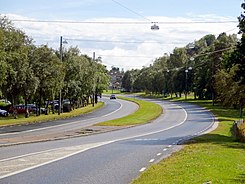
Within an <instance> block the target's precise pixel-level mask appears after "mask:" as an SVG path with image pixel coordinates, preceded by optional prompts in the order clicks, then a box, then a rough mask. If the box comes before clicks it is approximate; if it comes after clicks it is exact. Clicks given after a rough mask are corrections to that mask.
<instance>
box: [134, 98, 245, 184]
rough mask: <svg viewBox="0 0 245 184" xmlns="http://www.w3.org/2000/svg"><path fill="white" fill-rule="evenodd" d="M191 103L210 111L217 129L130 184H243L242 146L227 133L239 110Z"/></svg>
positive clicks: (205, 103) (243, 152) (192, 142)
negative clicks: (215, 117) (217, 124)
mask: <svg viewBox="0 0 245 184" xmlns="http://www.w3.org/2000/svg"><path fill="white" fill-rule="evenodd" d="M193 102H194V103H197V104H199V105H201V106H203V107H206V108H208V109H210V110H211V111H212V112H213V113H214V114H215V115H216V116H217V118H218V120H219V122H220V123H219V127H218V128H217V129H216V130H215V131H213V132H211V133H209V134H206V135H203V136H200V137H197V138H194V139H192V140H190V141H189V142H188V143H186V144H185V147H184V149H182V150H181V151H179V152H176V153H174V154H173V155H172V156H171V157H168V158H167V159H165V160H163V161H161V162H160V163H158V164H154V165H152V166H151V167H149V169H148V170H147V171H146V172H144V173H143V174H142V175H141V176H140V177H139V178H138V179H136V180H135V181H134V182H133V184H138V183H140V184H146V183H157V184H165V183H168V184H176V183H185V184H193V183H194V184H195V183H197V184H202V183H207V182H209V183H224V184H226V183H227V184H233V183H234V184H236V183H237V184H238V183H245V164H244V163H245V144H244V143H240V142H235V141H234V138H233V137H232V135H231V132H230V129H231V126H232V124H233V122H234V120H235V119H237V118H238V117H239V112H238V110H234V109H226V108H223V107H221V106H218V105H215V106H212V103H211V101H193Z"/></svg>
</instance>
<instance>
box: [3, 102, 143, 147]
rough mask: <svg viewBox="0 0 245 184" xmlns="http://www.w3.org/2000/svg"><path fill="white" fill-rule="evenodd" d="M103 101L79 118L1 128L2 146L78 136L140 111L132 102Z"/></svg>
mask: <svg viewBox="0 0 245 184" xmlns="http://www.w3.org/2000/svg"><path fill="white" fill-rule="evenodd" d="M101 100H102V101H103V102H104V107H102V108H100V109H98V110H96V111H94V112H92V113H88V114H85V115H82V116H79V117H74V118H69V119H61V120H56V121H53V122H46V123H35V124H30V125H22V126H12V127H11V126H10V127H2V128H0V146H4V145H15V144H19V143H25V142H30V141H31V142H34V141H43V140H49V139H51V138H52V139H60V138H64V137H68V138H69V137H71V136H78V135H79V134H80V133H81V131H82V130H84V129H86V128H88V127H89V126H91V125H93V124H95V123H99V122H103V121H108V120H112V119H116V118H120V117H124V116H127V115H129V114H131V113H133V112H135V111H136V110H137V109H138V105H136V104H135V103H133V102H130V101H125V100H120V99H117V100H109V99H108V98H102V99H101Z"/></svg>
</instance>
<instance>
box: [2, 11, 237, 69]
mask: <svg viewBox="0 0 245 184" xmlns="http://www.w3.org/2000/svg"><path fill="white" fill-rule="evenodd" d="M7 16H8V17H9V18H10V19H11V20H23V19H27V20H33V19H31V18H29V17H22V16H19V15H15V14H7ZM149 19H150V20H157V21H158V22H159V27H160V30H158V31H152V30H151V29H150V26H151V23H149V24H94V23H87V24H85V23H73V24H70V23H66V24H59V23H48V22H45V23H40V22H23V21H14V24H15V26H17V27H19V28H21V29H22V30H23V31H25V32H26V34H27V35H29V36H31V37H32V38H33V39H34V40H35V41H36V44H37V45H41V44H48V45H49V46H50V47H53V48H55V49H58V47H59V38H60V36H61V35H62V36H63V37H64V38H67V39H69V40H68V42H69V44H68V45H66V46H65V47H69V46H71V45H72V46H78V47H79V48H80V50H81V52H82V53H84V54H87V55H89V56H91V57H92V53H93V52H96V56H97V57H98V56H102V61H103V62H104V63H106V64H107V66H108V67H110V66H111V65H113V66H118V67H120V68H124V69H125V70H127V69H131V68H141V67H142V66H145V65H149V63H151V62H152V61H153V60H154V59H155V58H157V57H160V56H163V54H164V53H168V52H171V51H172V50H173V49H174V48H175V47H182V46H185V45H186V44H188V43H190V42H193V41H194V40H198V39H200V38H201V37H203V36H205V35H206V34H215V35H218V34H220V33H222V32H226V31H228V30H232V31H230V32H228V34H232V33H237V31H238V29H236V27H237V24H238V23H225V24H220V23H217V24H214V23H210V24H206V23H205V24H203V23H199V24H188V23H186V22H191V21H228V20H233V19H232V18H230V17H220V16H215V15H198V16H197V15H193V14H190V15H189V17H188V18H184V17H175V18H174V17H149ZM86 21H88V22H139V20H137V19H122V18H120V19H119V18H99V19H88V20H86ZM166 22H172V23H171V24H166ZM173 22H175V23H173ZM176 22H178V23H176ZM181 22H185V23H181ZM72 39H73V40H72ZM93 40H97V41H93ZM98 40H103V41H105V42H101V41H98ZM111 41H114V42H111ZM130 56H131V57H130ZM108 69H109V68H108Z"/></svg>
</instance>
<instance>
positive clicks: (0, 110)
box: [0, 109, 9, 117]
mask: <svg viewBox="0 0 245 184" xmlns="http://www.w3.org/2000/svg"><path fill="white" fill-rule="evenodd" d="M8 115H9V114H8V111H6V110H2V109H0V116H3V117H7V116H8Z"/></svg>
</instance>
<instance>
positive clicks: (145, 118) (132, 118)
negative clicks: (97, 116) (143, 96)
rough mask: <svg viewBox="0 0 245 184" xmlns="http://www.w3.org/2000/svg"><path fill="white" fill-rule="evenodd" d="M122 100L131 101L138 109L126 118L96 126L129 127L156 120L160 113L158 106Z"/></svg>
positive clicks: (131, 99) (138, 101)
mask: <svg viewBox="0 0 245 184" xmlns="http://www.w3.org/2000/svg"><path fill="white" fill-rule="evenodd" d="M120 98H121V99H123V100H128V101H132V102H134V103H137V104H138V105H139V109H138V110H137V111H136V112H134V113H133V114H130V115H128V116H126V117H122V118H118V119H115V120H110V121H106V122H102V123H98V124H96V125H97V126H130V125H138V124H144V123H148V122H150V121H151V120H153V119H156V118H157V117H158V116H160V115H161V113H162V108H161V106H160V105H158V104H155V103H153V102H148V101H143V100H138V99H133V98H124V97H120Z"/></svg>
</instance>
